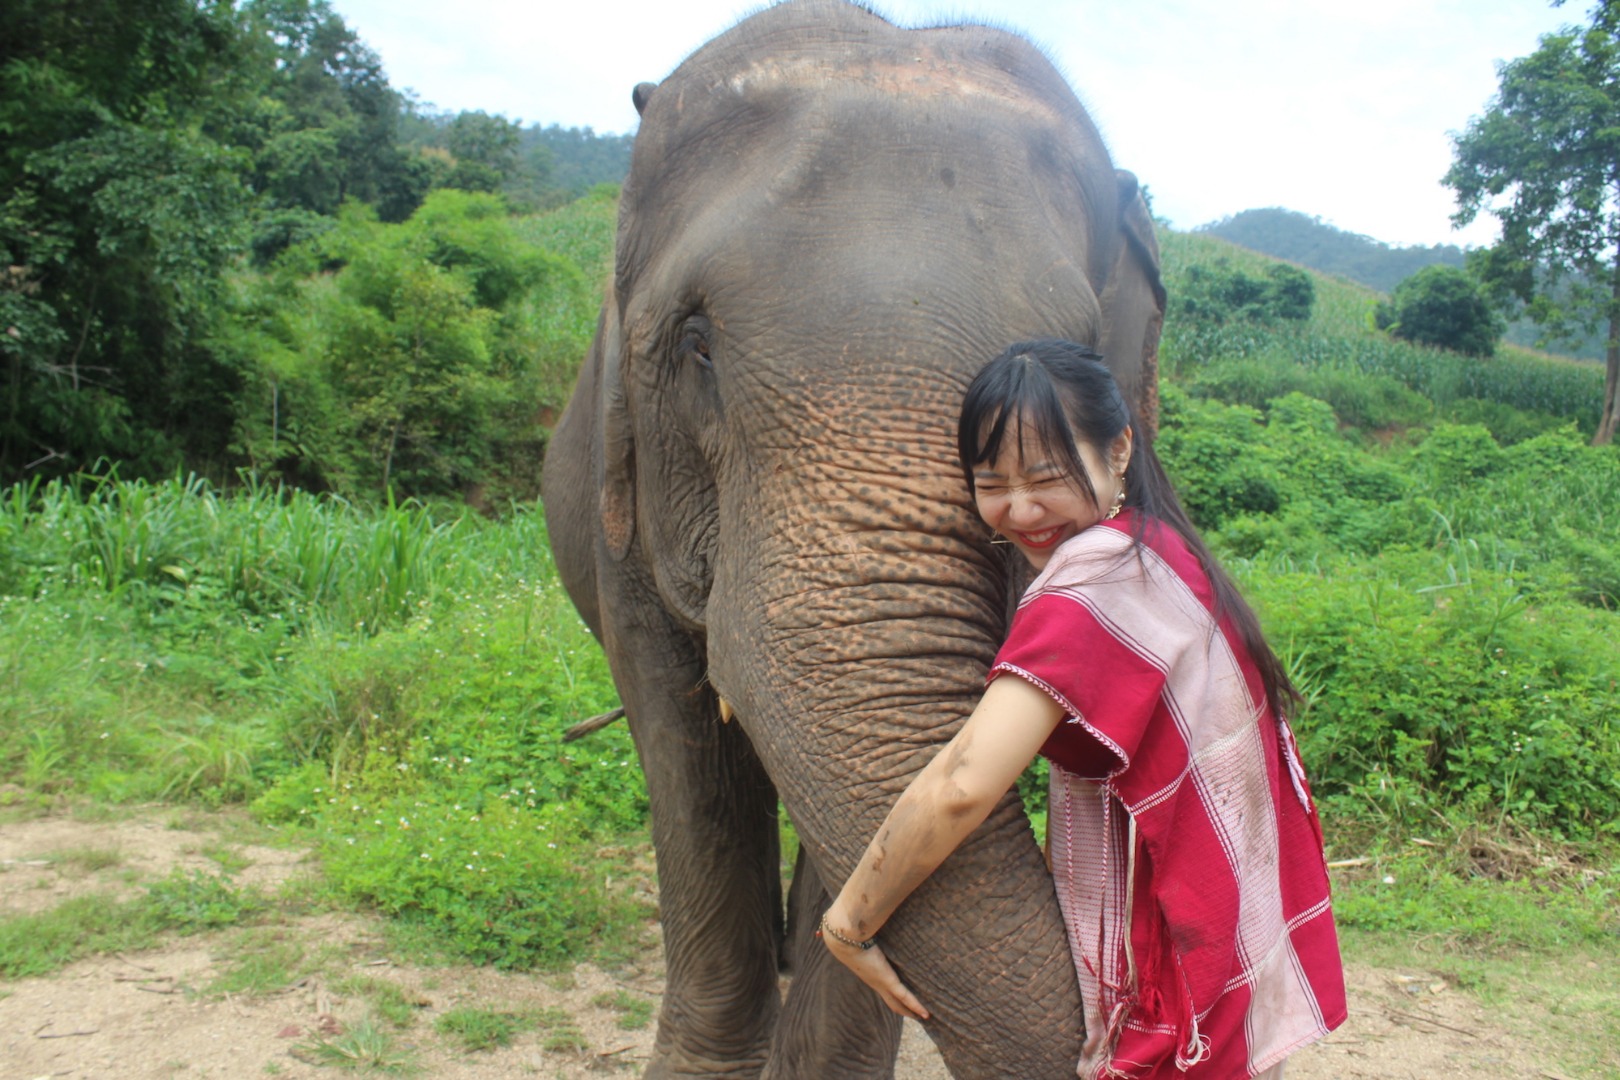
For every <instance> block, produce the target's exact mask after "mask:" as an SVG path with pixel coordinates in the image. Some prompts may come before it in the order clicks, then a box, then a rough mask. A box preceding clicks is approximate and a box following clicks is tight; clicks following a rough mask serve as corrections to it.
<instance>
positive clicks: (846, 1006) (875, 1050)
mask: <svg viewBox="0 0 1620 1080" xmlns="http://www.w3.org/2000/svg"><path fill="white" fill-rule="evenodd" d="M831 903H832V897H831V896H830V895H828V892H827V889H826V887H825V886H824V885H823V884H822V881H821V876H820V875H819V874H817V873H816V870H815V867H814V866H813V865H811V863H810V860H809V859H807V858H806V857H805V854H804V850H803V849H802V848H801V849H800V850H799V858H798V862H797V864H796V865H795V866H794V868H793V885H792V888H791V890H790V891H789V893H788V941H787V945H788V949H789V952H790V955H791V956H792V973H793V981H792V983H791V984H790V985H789V987H788V994H787V1004H786V1005H785V1006H784V1008H783V1012H782V1018H781V1019H780V1020H779V1021H778V1022H777V1026H776V1038H775V1040H774V1041H773V1042H772V1043H771V1057H770V1062H769V1063H768V1064H767V1065H766V1067H765V1074H764V1075H765V1078H766V1080H812V1078H819V1077H828V1076H836V1077H841V1078H842V1077H848V1078H850V1080H858V1078H866V1077H870V1078H873V1080H888V1078H890V1077H892V1076H894V1061H895V1055H896V1054H897V1053H898V1052H899V1050H900V1017H898V1016H896V1015H895V1014H894V1013H892V1012H890V1011H889V1008H888V1006H886V1005H884V1004H883V1001H882V999H881V998H879V997H878V996H877V995H876V994H874V993H873V992H872V991H871V990H869V989H867V987H866V985H865V984H864V983H862V982H861V981H860V980H859V979H857V978H856V977H855V976H854V974H853V973H851V972H850V970H849V969H848V968H846V967H845V966H844V965H843V964H840V963H839V962H838V961H836V960H834V959H833V958H832V954H831V953H829V952H828V951H827V950H826V948H825V947H823V946H822V944H821V942H820V941H818V940H817V939H816V927H817V926H819V925H820V923H821V916H822V913H823V912H825V911H826V910H827V907H828V905H829V904H831Z"/></svg>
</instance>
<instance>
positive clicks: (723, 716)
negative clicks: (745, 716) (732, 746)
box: [719, 698, 737, 724]
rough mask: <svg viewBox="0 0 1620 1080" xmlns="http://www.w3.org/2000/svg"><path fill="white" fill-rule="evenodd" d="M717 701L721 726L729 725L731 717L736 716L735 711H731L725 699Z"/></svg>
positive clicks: (729, 704)
mask: <svg viewBox="0 0 1620 1080" xmlns="http://www.w3.org/2000/svg"><path fill="white" fill-rule="evenodd" d="M719 701H720V722H721V723H722V724H729V723H731V718H732V717H733V716H736V715H737V710H736V709H733V708H732V707H731V702H729V701H727V700H726V699H725V698H720V699H719Z"/></svg>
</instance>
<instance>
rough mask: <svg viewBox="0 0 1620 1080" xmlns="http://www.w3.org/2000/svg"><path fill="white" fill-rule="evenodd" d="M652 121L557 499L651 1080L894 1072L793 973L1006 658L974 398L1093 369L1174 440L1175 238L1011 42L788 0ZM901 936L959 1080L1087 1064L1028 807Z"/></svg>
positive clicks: (867, 1016)
mask: <svg viewBox="0 0 1620 1080" xmlns="http://www.w3.org/2000/svg"><path fill="white" fill-rule="evenodd" d="M633 97H634V101H635V104H636V107H637V109H638V110H639V111H640V112H641V116H642V121H641V128H640V131H639V133H638V135H637V137H636V143H635V149H634V153H633V159H632V164H631V170H630V175H629V177H628V179H627V180H626V183H625V185H624V189H623V192H622V195H621V199H620V210H619V228H618V235H617V241H616V249H615V263H614V274H613V281H612V285H611V287H610V289H609V292H608V295H607V297H606V298H605V301H604V304H603V308H602V315H601V322H600V325H599V327H598V330H597V335H596V339H595V341H594V342H593V344H592V346H591V350H590V353H589V355H588V357H587V360H586V363H585V366H584V367H583V369H582V370H581V374H580V380H579V385H578V388H577V389H576V391H575V394H574V397H573V399H572V401H571V402H570V404H569V406H568V408H567V410H566V411H565V413H564V415H563V417H562V419H561V421H560V422H559V424H558V427H557V430H556V432H555V434H554V436H553V439H552V442H551V446H550V450H549V453H548V457H547V461H546V465H545V477H544V481H545V492H546V516H547V521H548V524H549V525H550V528H551V535H552V540H553V544H554V547H555V549H556V559H557V565H558V568H559V570H560V572H561V573H562V576H563V579H564V582H565V584H566V586H567V588H568V589H569V592H570V594H571V595H572V596H573V597H574V599H575V602H576V603H577V604H578V606H579V608H580V610H581V612H582V613H583V614H584V615H585V617H586V620H587V622H589V624H590V625H591V627H592V630H593V631H594V632H595V633H596V635H597V637H598V638H599V639H600V640H601V642H602V644H603V647H604V649H605V650H606V652H607V655H608V659H609V662H610V663H611V665H612V668H613V673H614V679H615V682H616V684H617V686H618V689H619V693H620V696H621V698H622V700H623V702H624V705H625V709H626V713H627V716H628V717H629V719H630V722H631V725H632V731H633V733H634V735H635V738H636V742H637V747H638V751H639V753H640V755H641V760H642V764H643V768H644V769H645V771H646V774H647V784H648V792H649V795H650V798H651V804H652V825H653V836H654V843H655V846H656V850H657V858H658V871H659V887H660V907H661V915H662V919H663V923H664V940H665V951H666V959H667V963H668V986H667V990H666V997H665V1007H664V1011H663V1015H662V1017H661V1021H660V1028H659V1036H658V1043H657V1048H656V1050H655V1054H654V1059H653V1062H652V1064H651V1065H650V1066H649V1069H648V1075H652V1076H672V1075H712V1074H714V1073H715V1072H718V1071H724V1072H726V1074H727V1075H752V1074H755V1073H759V1074H763V1075H769V1076H834V1075H836V1076H850V1077H855V1076H885V1075H889V1074H890V1073H891V1071H892V1062H893V1054H894V1047H895V1045H896V1039H897V1031H898V1029H897V1027H896V1025H895V1023H894V1022H893V1021H892V1018H889V1017H888V1016H887V1014H885V1013H884V1012H883V1011H882V1009H881V1005H879V1004H878V1003H877V1001H876V999H875V997H873V996H872V995H870V994H869V993H868V992H867V991H865V989H864V988H863V987H861V986H860V985H859V984H858V983H855V982H854V981H853V979H852V978H851V977H848V976H847V973H845V972H844V971H843V969H842V968H839V969H838V970H837V971H833V970H828V969H827V967H826V966H825V965H824V964H823V963H822V962H821V960H820V959H819V957H820V954H819V952H815V951H811V952H809V953H806V954H805V955H804V958H803V959H802V960H801V961H800V962H799V963H798V965H797V966H796V968H795V976H794V979H793V983H792V987H791V989H790V991H789V993H788V995H787V1000H786V1002H785V1004H784V1003H780V1001H779V998H778V995H777V992H776V988H775V987H776V970H777V969H776V965H777V960H778V956H779V954H780V953H781V952H783V951H784V949H785V950H786V951H787V952H788V953H789V954H793V953H794V952H795V949H796V946H795V942H796V941H797V940H799V939H800V938H802V937H803V936H804V935H805V934H806V931H804V930H803V926H804V925H805V923H806V919H805V918H801V916H807V917H808V920H807V921H808V923H809V924H810V925H813V924H814V922H815V918H816V916H817V915H818V914H819V911H818V910H817V906H818V905H824V904H825V903H826V902H827V900H826V890H825V889H824V888H823V887H822V886H823V883H832V884H834V885H837V884H838V883H840V882H842V880H843V878H844V877H845V876H846V875H847V873H848V872H849V870H850V868H851V867H852V866H853V865H854V863H855V861H856V859H857V858H858V856H859V855H860V852H861V851H862V849H863V848H864V846H865V844H866V842H867V840H868V839H870V837H871V835H872V832H873V830H874V829H875V828H876V826H877V824H878V823H879V822H880V821H881V820H882V818H883V815H884V812H885V811H886V809H887V807H888V805H889V804H890V803H891V802H892V801H893V799H894V798H895V796H896V795H897V794H898V792H899V791H900V790H901V789H902V788H903V787H904V785H905V783H906V781H907V780H908V778H909V777H910V776H911V775H912V774H913V773H914V772H915V771H916V770H917V769H919V768H920V767H921V766H922V764H923V763H924V762H925V761H926V759H927V757H928V754H927V753H926V750H927V748H928V747H930V746H934V745H938V744H940V743H943V742H944V741H946V740H947V739H948V738H949V736H950V735H951V733H952V732H953V731H954V730H955V729H956V727H957V726H958V725H959V724H960V723H961V721H962V720H963V719H964V718H965V717H966V715H967V714H968V712H969V711H971V709H972V706H973V704H974V702H975V700H976V699H977V696H978V693H979V691H980V689H981V686H982V679H983V676H984V672H985V669H986V666H987V664H988V661H989V659H990V658H991V656H992V655H993V654H994V652H995V649H996V647H997V644H998V642H999V639H1000V636H1001V634H1002V633H1003V632H1004V629H1005V621H1006V615H1007V610H1008V595H1009V588H1010V586H1009V582H1008V580H1007V572H1006V568H1005V566H1004V563H1003V560H1002V559H1001V557H1000V556H999V555H998V554H997V553H996V551H995V550H994V549H992V548H991V547H990V545H989V536H988V534H987V532H986V530H985V528H984V526H983V525H982V523H980V522H979V521H978V520H977V518H976V517H975V515H974V513H973V512H972V509H971V506H970V504H969V499H968V492H967V491H966V489H965V487H964V486H963V484H962V479H961V475H960V472H959V470H958V469H957V466H956V462H955V447H954V437H955V422H956V416H957V412H958V409H959V407H960V405H961V400H962V394H963V391H964V389H965V388H966V386H967V384H968V382H969V381H970V380H971V379H972V377H973V375H974V373H975V372H976V371H977V370H978V368H979V367H980V366H981V365H982V364H983V363H984V362H985V361H986V360H988V359H989V358H990V357H991V356H993V355H995V354H996V353H998V352H1000V351H1001V350H1002V349H1003V348H1004V347H1005V346H1006V344H1007V343H1008V342H1011V341H1018V340H1026V339H1030V338H1041V337H1062V338H1067V339H1070V340H1074V341H1080V342H1084V343H1088V344H1092V345H1095V346H1097V347H1099V348H1100V350H1101V351H1102V352H1103V354H1104V355H1105V357H1106V358H1107V360H1108V362H1109V364H1110V366H1111V368H1112V369H1113V370H1114V372H1115V374H1116V375H1117V376H1118V378H1119V381H1120V383H1121V385H1122V386H1123V387H1124V388H1125V390H1126V392H1127V394H1129V395H1130V396H1131V397H1132V398H1133V401H1134V404H1135V407H1136V409H1137V412H1138V414H1139V415H1140V416H1142V417H1143V418H1144V420H1145V421H1146V422H1147V425H1148V426H1149V427H1151V418H1153V417H1154V416H1155V415H1156V395H1155V383H1156V357H1157V343H1158V334H1159V329H1160V325H1161V322H1162V317H1163V312H1164V290H1163V288H1162V286H1161V285H1160V282H1159V275H1158V252H1157V247H1156V245H1155V242H1154V239H1153V228H1152V222H1151V219H1150V218H1149V216H1148V213H1147V208H1146V204H1145V202H1144V201H1143V199H1142V196H1141V194H1140V192H1139V191H1138V189H1137V184H1136V181H1135V179H1134V178H1133V177H1132V176H1131V175H1130V174H1129V173H1125V172H1121V171H1118V170H1116V169H1115V168H1114V166H1113V164H1112V163H1111V161H1110V160H1109V157H1108V154H1107V151H1106V150H1105V149H1104V147H1103V144H1102V141H1101V139H1100V138H1099V137H1098V134H1097V131H1096V129H1095V128H1094V127H1093V125H1092V123H1091V122H1090V120H1089V119H1088V118H1087V116H1086V114H1085V112H1084V110H1083V109H1082V108H1081V107H1080V104H1079V102H1078V101H1077V100H1076V98H1075V96H1074V94H1073V92H1072V91H1071V90H1070V89H1069V87H1068V86H1067V85H1066V84H1065V83H1064V81H1063V80H1062V78H1061V77H1060V76H1059V75H1058V74H1057V73H1056V71H1055V70H1054V69H1053V68H1052V66H1051V64H1050V63H1049V62H1048V61H1047V60H1046V59H1045V58H1044V57H1043V56H1042V55H1041V54H1040V53H1039V51H1037V50H1036V49H1035V48H1034V47H1032V46H1031V45H1029V44H1028V43H1027V42H1025V41H1023V40H1022V39H1020V38H1018V37H1016V36H1013V35H1011V34H1008V33H1006V32H1003V31H1000V30H995V29H989V28H985V27H979V26H955V27H943V28H938V29H928V30H905V29H901V28H899V27H896V26H893V25H890V24H889V23H887V22H886V21H884V20H883V19H881V18H879V17H878V16H876V15H873V14H871V13H870V12H868V11H866V10H864V9H862V8H861V7H858V6H856V5H853V4H847V3H842V2H839V0H793V2H789V3H784V4H781V5H778V6H776V7H772V8H769V9H767V10H764V11H762V12H760V13H759V14H757V15H754V16H752V17H751V18H749V19H747V20H745V21H744V22H742V23H740V24H738V25H737V26H736V27H734V28H733V29H731V30H730V31H728V32H727V33H725V34H723V35H721V36H720V37H718V38H716V39H715V40H713V41H711V42H709V43H708V44H707V45H705V46H703V47H702V48H701V49H699V50H698V51H697V52H696V53H694V54H693V55H692V56H691V57H689V58H688V59H687V60H686V61H685V62H684V63H682V64H681V65H680V67H679V68H677V69H676V70H675V72H674V73H673V74H671V75H670V76H669V78H668V79H666V80H665V81H664V82H663V83H661V84H659V85H657V86H653V85H651V84H645V83H644V84H642V85H640V86H637V87H636V88H635V92H634V95H633ZM722 698H723V699H724V700H725V701H726V702H727V703H728V707H734V709H735V712H736V721H735V722H733V723H721V722H720V713H719V710H720V705H719V702H720V700H721V699H722ZM778 800H780V803H781V805H783V806H785V808H786V810H787V812H788V814H789V815H790V816H791V818H792V820H793V823H794V825H795V826H796V828H797V831H798V835H799V837H800V843H801V859H800V866H799V868H798V870H797V871H796V875H795V879H794V887H793V891H792V896H791V898H790V904H789V907H790V908H791V909H792V922H793V925H792V927H791V928H789V927H785V926H784V923H783V915H782V892H781V882H780V875H779V873H778V866H777V861H778V858H779V853H778V851H777V840H776V837H777V831H776V814H777V805H778ZM884 937H885V946H886V948H887V949H888V951H889V953H890V954H891V955H892V956H893V957H894V959H895V962H896V964H897V966H898V967H900V968H901V969H902V970H903V973H904V975H905V976H906V978H907V979H908V980H909V981H910V983H911V985H913V986H914V987H915V988H916V989H917V990H918V993H919V995H920V996H922V998H923V1000H924V1001H926V1002H927V1003H928V1005H929V1008H930V1010H931V1012H932V1013H933V1017H934V1019H933V1021H932V1022H931V1024H930V1033H931V1034H932V1035H933V1036H934V1038H935V1039H936V1041H937V1042H938V1043H939V1045H940V1047H941V1050H942V1053H943V1054H944V1056H945V1059H946V1062H947V1064H948V1065H949V1066H950V1068H951V1069H952V1070H953V1072H955V1074H956V1075H958V1076H968V1077H989V1076H998V1077H999V1076H1008V1075H1019V1076H1047V1075H1055V1074H1057V1073H1058V1072H1059V1071H1064V1070H1067V1071H1072V1069H1073V1068H1074V1062H1075V1061H1076V1060H1077V1059H1078V1055H1079V1045H1080V1040H1081V1031H1080V1026H1081V1025H1080V1007H1079V998H1078V991H1077V989H1076V983H1075V977H1074V972H1073V968H1072V963H1071V960H1070V953H1069V949H1068V946H1067V943H1066V941H1065V937H1064V930H1063V926H1062V924H1061V921H1060V919H1059V916H1058V912H1057V907H1056V904H1055V901H1054V900H1053V893H1052V888H1051V884H1050V880H1049V878H1047V877H1046V872H1045V869H1044V866H1043V864H1042V860H1041V855H1040V852H1039V851H1038V850H1037V848H1036V846H1035V844H1034V842H1033V839H1032V836H1031V832H1030V829H1029V826H1028V823H1027V821H1026V820H1025V818H1024V816H1023V813H1022V810H1021V808H1020V806H1019V804H1018V800H1017V798H1016V797H1015V796H1014V795H1011V794H1009V796H1008V797H1007V798H1005V799H1004V800H1003V801H1002V803H1001V805H1000V806H999V807H998V809H997V810H996V811H995V812H994V813H993V814H992V815H991V817H990V819H989V820H988V821H987V822H986V823H985V825H984V826H983V827H982V828H981V829H980V830H979V831H978V832H976V833H975V834H974V836H973V837H972V838H971V839H970V840H969V841H968V842H967V843H966V844H964V845H963V847H962V848H961V850H960V851H959V852H958V853H957V854H956V855H955V856H953V857H952V858H951V859H950V860H949V861H948V862H947V863H946V865H945V866H944V867H942V868H941V870H940V872H939V873H938V874H936V876H935V877H934V878H932V879H930V881H929V882H928V883H927V884H926V885H924V886H923V887H922V888H921V889H920V890H919V891H918V892H917V893H916V894H915V895H914V896H913V897H912V899H911V900H910V901H908V903H907V904H906V906H905V907H904V908H902V909H901V911H900V912H898V913H897V915H896V917H895V918H894V919H893V920H892V921H891V923H890V924H889V926H888V927H886V928H885V931H884ZM785 939H786V940H785ZM784 940H785V944H784ZM834 967H837V965H834Z"/></svg>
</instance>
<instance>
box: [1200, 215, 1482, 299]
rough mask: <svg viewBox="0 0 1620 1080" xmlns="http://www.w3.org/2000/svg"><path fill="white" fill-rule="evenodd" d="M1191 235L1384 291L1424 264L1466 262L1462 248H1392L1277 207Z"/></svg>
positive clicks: (1202, 227) (1204, 227) (1203, 227)
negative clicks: (1214, 238) (1212, 238)
mask: <svg viewBox="0 0 1620 1080" xmlns="http://www.w3.org/2000/svg"><path fill="white" fill-rule="evenodd" d="M1194 231H1195V232H1204V233H1209V234H1210V235H1212V236H1218V237H1220V238H1221V239H1223V240H1230V241H1231V242H1232V243H1234V244H1241V245H1242V246H1244V247H1246V248H1249V249H1250V250H1252V251H1258V252H1261V253H1262V254H1265V255H1271V256H1274V257H1276V258H1279V259H1287V260H1288V261H1289V262H1296V263H1299V264H1300V265H1302V266H1309V267H1310V268H1311V269H1313V270H1320V271H1322V272H1323V273H1326V274H1338V275H1339V276H1341V277H1347V278H1349V279H1350V280H1351V281H1359V282H1361V284H1363V285H1366V286H1369V287H1370V288H1374V289H1377V290H1378V291H1379V292H1386V293H1387V292H1389V291H1390V290H1391V289H1393V288H1395V286H1396V284H1398V283H1399V282H1400V281H1402V280H1403V279H1405V278H1408V277H1411V276H1412V275H1413V274H1415V273H1417V272H1418V271H1419V270H1421V269H1423V268H1424V267H1425V266H1431V265H1433V264H1435V263H1444V264H1445V265H1447V266H1458V267H1460V266H1462V265H1463V258H1464V255H1463V249H1462V248H1460V247H1458V246H1457V245H1455V244H1436V245H1434V246H1433V247H1392V246H1391V245H1389V244H1385V243H1383V242H1381V241H1378V240H1374V239H1373V238H1372V237H1370V236H1362V235H1360V234H1359V233H1348V232H1345V231H1343V230H1342V229H1336V228H1334V227H1333V226H1332V225H1329V224H1328V223H1327V222H1325V221H1323V220H1322V219H1321V218H1316V217H1310V216H1309V215H1306V214H1301V213H1299V212H1298V211H1295V210H1284V209H1282V208H1281V207H1275V206H1274V207H1270V208H1267V209H1265V210H1245V211H1243V212H1242V213H1240V214H1233V215H1232V216H1231V217H1227V218H1222V219H1221V220H1220V221H1216V222H1211V223H1210V224H1208V225H1200V226H1199V227H1198V228H1197V229H1195V230H1194Z"/></svg>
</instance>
